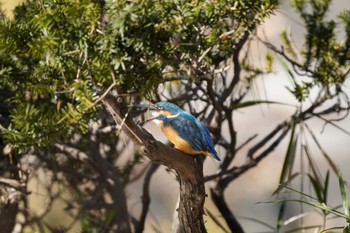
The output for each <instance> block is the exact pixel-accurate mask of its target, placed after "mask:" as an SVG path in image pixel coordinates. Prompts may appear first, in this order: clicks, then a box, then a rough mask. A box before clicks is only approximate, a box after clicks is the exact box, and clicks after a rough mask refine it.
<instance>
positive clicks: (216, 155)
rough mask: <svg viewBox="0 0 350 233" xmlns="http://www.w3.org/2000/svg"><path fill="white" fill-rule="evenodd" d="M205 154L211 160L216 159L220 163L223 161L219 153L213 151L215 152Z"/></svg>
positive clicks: (205, 152)
mask: <svg viewBox="0 0 350 233" xmlns="http://www.w3.org/2000/svg"><path fill="white" fill-rule="evenodd" d="M203 154H204V155H206V156H209V157H211V158H214V159H216V160H218V161H221V159H220V158H219V156H218V153H217V152H216V151H213V152H209V151H204V152H203Z"/></svg>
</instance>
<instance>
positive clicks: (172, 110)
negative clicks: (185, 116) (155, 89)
mask: <svg viewBox="0 0 350 233" xmlns="http://www.w3.org/2000/svg"><path fill="white" fill-rule="evenodd" d="M150 109H151V110H155V111H157V112H158V113H159V115H162V116H164V117H166V118H168V117H175V116H176V115H178V114H180V113H181V112H182V109H181V108H179V107H178V106H176V105H175V104H172V103H169V102H158V103H156V104H153V105H151V107H150Z"/></svg>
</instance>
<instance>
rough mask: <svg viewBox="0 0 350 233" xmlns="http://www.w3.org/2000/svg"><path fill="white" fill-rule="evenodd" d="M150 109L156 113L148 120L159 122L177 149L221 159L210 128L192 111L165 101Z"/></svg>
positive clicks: (151, 106)
mask: <svg viewBox="0 0 350 233" xmlns="http://www.w3.org/2000/svg"><path fill="white" fill-rule="evenodd" d="M149 109H150V110H154V111H155V112H154V113H156V114H153V115H155V116H154V117H153V118H150V119H149V120H148V121H150V120H153V121H155V122H156V123H158V125H159V126H160V129H161V130H162V132H163V133H164V135H165V136H166V137H167V138H168V139H169V141H170V142H171V143H173V144H174V145H175V148H176V149H178V150H180V151H183V152H185V153H187V154H191V155H198V154H203V155H206V156H209V157H212V158H214V159H216V160H218V161H220V158H219V156H218V153H217V152H216V150H215V148H214V143H213V140H212V138H211V136H210V133H209V130H208V129H207V127H206V126H205V125H204V124H203V123H202V122H200V121H199V120H197V118H195V117H194V116H193V115H192V114H191V113H189V112H186V111H185V110H183V109H181V108H180V107H178V106H177V105H175V104H172V103H170V102H165V101H161V102H158V103H156V104H151V105H150V107H149Z"/></svg>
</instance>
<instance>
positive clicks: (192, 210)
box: [177, 158, 206, 232]
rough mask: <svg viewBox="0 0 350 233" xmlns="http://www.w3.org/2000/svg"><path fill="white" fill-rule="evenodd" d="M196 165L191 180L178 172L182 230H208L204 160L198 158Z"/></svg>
mask: <svg viewBox="0 0 350 233" xmlns="http://www.w3.org/2000/svg"><path fill="white" fill-rule="evenodd" d="M196 165H197V169H196V170H195V171H194V172H195V173H194V174H193V176H192V177H191V179H189V180H188V179H186V178H185V176H184V175H182V174H181V173H179V172H178V173H177V174H178V177H179V183H180V203H179V209H178V211H179V220H180V227H181V231H182V232H206V229H205V226H204V220H203V214H204V210H203V206H204V202H205V187H204V178H203V160H202V159H199V158H198V159H197V160H196ZM198 207H199V208H198Z"/></svg>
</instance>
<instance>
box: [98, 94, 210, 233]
mask: <svg viewBox="0 0 350 233" xmlns="http://www.w3.org/2000/svg"><path fill="white" fill-rule="evenodd" d="M103 102H104V104H105V105H106V106H107V108H108V109H109V111H110V113H111V114H112V116H113V118H114V120H115V121H116V123H117V124H119V125H121V126H122V130H123V131H124V133H125V134H126V135H127V136H128V137H129V138H130V139H131V140H132V141H133V142H134V144H136V145H138V146H141V151H142V152H143V153H144V154H145V155H146V156H147V157H148V158H150V159H151V160H152V161H154V162H157V163H160V164H162V165H164V166H166V167H168V168H169V169H174V170H175V171H176V173H177V175H178V179H179V183H180V203H179V209H178V211H179V221H180V226H181V229H182V231H183V232H185V233H203V232H206V229H205V226H204V219H203V214H204V202H205V188H204V179H203V159H201V158H200V157H198V156H190V155H188V154H185V153H183V152H181V151H179V150H176V149H174V148H171V147H169V146H167V145H164V144H163V143H161V142H159V141H157V140H155V139H154V137H153V136H152V135H151V134H149V133H148V132H147V131H146V130H145V129H143V128H141V127H140V126H138V125H136V124H135V122H134V121H133V120H132V119H131V118H130V117H127V115H128V114H127V112H128V111H127V107H126V106H127V105H126V104H125V102H124V99H123V98H120V97H118V98H116V97H114V96H113V95H111V94H107V95H106V96H104V98H103Z"/></svg>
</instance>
